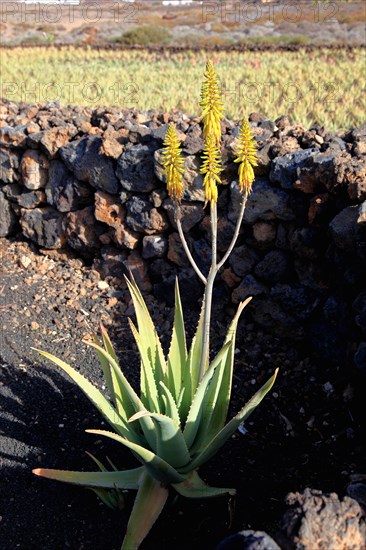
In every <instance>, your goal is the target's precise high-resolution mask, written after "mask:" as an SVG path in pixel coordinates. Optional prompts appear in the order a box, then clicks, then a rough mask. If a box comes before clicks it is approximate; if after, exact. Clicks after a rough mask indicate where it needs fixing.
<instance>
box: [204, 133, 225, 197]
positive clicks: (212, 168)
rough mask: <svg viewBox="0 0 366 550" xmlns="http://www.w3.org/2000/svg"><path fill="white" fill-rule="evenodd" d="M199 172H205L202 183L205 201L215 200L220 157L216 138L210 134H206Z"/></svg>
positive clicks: (220, 169) (218, 181)
mask: <svg viewBox="0 0 366 550" xmlns="http://www.w3.org/2000/svg"><path fill="white" fill-rule="evenodd" d="M202 160H203V163H202V167H201V170H200V173H201V174H205V177H204V180H203V185H204V188H205V192H206V201H207V202H208V201H212V202H216V201H217V195H218V193H217V183H221V179H220V176H219V174H220V172H221V171H222V168H221V157H220V152H219V149H218V147H217V144H216V140H215V138H214V137H213V136H212V135H208V136H207V139H206V143H205V148H204V150H203V155H202Z"/></svg>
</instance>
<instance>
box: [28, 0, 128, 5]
mask: <svg viewBox="0 0 366 550" xmlns="http://www.w3.org/2000/svg"><path fill="white" fill-rule="evenodd" d="M80 1H81V0H19V2H20V3H21V4H60V5H61V4H62V5H68V6H69V5H73V6H79V5H80ZM128 1H130V0H128ZM132 1H133V2H134V1H135V0H132Z"/></svg>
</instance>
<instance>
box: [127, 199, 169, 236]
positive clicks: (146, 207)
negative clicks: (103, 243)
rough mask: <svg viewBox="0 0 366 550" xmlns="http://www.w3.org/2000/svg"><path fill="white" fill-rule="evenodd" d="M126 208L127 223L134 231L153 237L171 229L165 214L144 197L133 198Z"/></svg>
mask: <svg viewBox="0 0 366 550" xmlns="http://www.w3.org/2000/svg"><path fill="white" fill-rule="evenodd" d="M126 208H127V216H126V223H127V225H128V226H129V227H130V228H131V229H133V230H134V231H137V232H141V233H146V234H147V235H153V234H154V233H162V232H163V231H165V230H166V229H168V227H169V224H168V221H167V219H166V217H165V214H164V213H162V212H160V211H159V210H157V209H156V208H154V207H153V205H152V203H151V202H150V201H148V200H145V199H143V198H142V197H139V196H132V197H131V198H130V199H129V200H128V201H127V202H126Z"/></svg>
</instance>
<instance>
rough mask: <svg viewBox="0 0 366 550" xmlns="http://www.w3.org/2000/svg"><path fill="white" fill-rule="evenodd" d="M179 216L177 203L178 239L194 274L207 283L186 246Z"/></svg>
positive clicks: (180, 212)
mask: <svg viewBox="0 0 366 550" xmlns="http://www.w3.org/2000/svg"><path fill="white" fill-rule="evenodd" d="M181 217H182V211H181V209H180V206H179V205H178V206H177V209H176V222H177V228H178V233H179V237H180V240H181V242H182V245H183V248H184V252H185V253H186V255H187V258H188V260H189V261H190V263H191V266H192V267H193V269H194V270H195V272H196V274H197V275H198V277H199V278H200V279H201V281H202V282H203V284H205V285H207V279H206V277H205V276H204V275H203V273H202V271H201V270H200V268H199V267H198V265H197V264H196V262H195V261H194V259H193V256H192V254H191V251H190V250H189V248H188V244H187V241H186V238H185V236H184V233H183V229H182V222H181Z"/></svg>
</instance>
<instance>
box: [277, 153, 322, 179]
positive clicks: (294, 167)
mask: <svg viewBox="0 0 366 550" xmlns="http://www.w3.org/2000/svg"><path fill="white" fill-rule="evenodd" d="M316 153H318V150H317V149H302V150H300V151H295V152H294V153H289V154H287V155H284V156H283V157H277V158H275V159H274V160H273V161H272V167H271V172H270V175H269V179H270V180H271V181H272V182H273V183H279V184H280V186H281V187H282V188H283V189H292V188H293V186H294V183H295V180H296V179H297V178H296V176H297V174H298V171H299V170H300V168H302V167H303V166H304V165H305V163H306V161H307V160H308V159H309V157H311V156H313V155H315V154H316Z"/></svg>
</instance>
